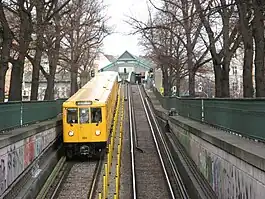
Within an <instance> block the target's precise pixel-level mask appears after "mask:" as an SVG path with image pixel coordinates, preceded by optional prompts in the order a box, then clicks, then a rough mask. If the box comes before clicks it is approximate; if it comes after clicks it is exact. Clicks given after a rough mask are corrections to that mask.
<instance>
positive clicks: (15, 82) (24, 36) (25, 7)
mask: <svg viewBox="0 0 265 199" xmlns="http://www.w3.org/2000/svg"><path fill="white" fill-rule="evenodd" d="M5 8H6V9H7V10H8V11H10V12H11V13H12V20H15V21H16V20H17V21H19V24H18V27H13V28H12V32H13V35H14V38H15V41H14V42H13V48H12V51H13V53H12V56H10V57H9V61H10V62H11V63H12V72H11V83H10V90H9V101H17V100H18V101H20V100H22V93H21V90H22V80H23V72H24V63H25V57H26V55H27V51H28V48H29V44H30V42H31V41H32V38H31V35H32V32H33V27H32V13H31V12H32V9H33V4H31V3H30V2H28V1H27V0H17V1H11V2H10V4H6V5H5ZM9 26H10V24H9ZM10 29H11V28H10Z"/></svg>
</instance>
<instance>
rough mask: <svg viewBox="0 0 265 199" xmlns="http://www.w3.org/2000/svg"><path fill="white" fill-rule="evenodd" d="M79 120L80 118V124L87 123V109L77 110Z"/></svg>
mask: <svg viewBox="0 0 265 199" xmlns="http://www.w3.org/2000/svg"><path fill="white" fill-rule="evenodd" d="M79 118H80V124H85V123H89V109H88V108H80V109H79Z"/></svg>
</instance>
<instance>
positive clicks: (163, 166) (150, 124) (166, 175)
mask: <svg viewBox="0 0 265 199" xmlns="http://www.w3.org/2000/svg"><path fill="white" fill-rule="evenodd" d="M137 86H138V90H139V94H140V97H141V101H142V104H143V107H144V111H145V114H146V117H147V120H148V123H149V126H150V129H151V133H152V136H153V139H154V142H155V146H156V150H157V153H158V156H159V160H160V163H161V166H162V169H163V172H164V174H165V177H166V181H167V184H168V188H169V191H170V195H171V197H172V199H175V198H176V196H175V193H174V191H173V188H172V185H171V182H170V179H169V175H168V172H167V170H166V167H165V163H164V160H163V157H162V153H161V150H160V147H159V144H158V140H157V138H156V135H155V131H154V128H153V125H152V122H151V119H150V116H149V113H148V110H147V107H146V104H145V100H144V98H143V95H142V92H141V89H140V87H139V85H137ZM162 143H163V145H164V147H165V148H166V145H165V143H164V142H162ZM167 155H168V154H167ZM169 160H170V158H169ZM174 175H175V173H174ZM177 179H179V178H177ZM178 184H179V181H178ZM181 187H182V186H181ZM181 192H182V191H181ZM182 197H183V195H182ZM184 198H185V197H184Z"/></svg>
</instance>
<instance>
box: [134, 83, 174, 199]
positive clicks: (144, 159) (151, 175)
mask: <svg viewBox="0 0 265 199" xmlns="http://www.w3.org/2000/svg"><path fill="white" fill-rule="evenodd" d="M132 96H133V99H132V103H133V106H134V113H135V122H136V131H137V140H138V147H139V148H140V149H142V150H143V151H144V152H143V153H141V152H139V151H137V150H136V151H135V168H136V182H137V196H138V197H137V198H144V199H148V198H152V199H153V198H163V199H164V198H169V193H168V187H167V185H166V181H165V176H164V173H163V170H162V168H161V163H160V160H159V158H158V154H157V151H156V148H155V144H154V141H153V137H152V134H151V130H150V127H149V125H148V120H147V118H146V115H145V112H144V107H143V105H142V101H141V97H140V94H139V90H138V87H137V85H136V86H135V85H134V86H132Z"/></svg>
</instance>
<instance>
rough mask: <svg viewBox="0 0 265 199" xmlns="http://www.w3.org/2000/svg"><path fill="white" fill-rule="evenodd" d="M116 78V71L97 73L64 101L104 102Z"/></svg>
mask: <svg viewBox="0 0 265 199" xmlns="http://www.w3.org/2000/svg"><path fill="white" fill-rule="evenodd" d="M117 78H118V73H117V72H113V71H105V72H100V73H97V74H96V75H95V77H94V78H92V79H91V80H90V81H89V82H87V83H86V84H85V85H84V86H83V87H82V88H80V89H79V90H78V91H77V92H76V93H75V94H74V95H72V96H71V97H70V98H69V99H68V100H67V101H66V103H67V102H75V101H92V102H93V103H105V102H106V101H107V99H108V97H109V95H110V92H111V89H112V87H113V84H114V83H115V81H117Z"/></svg>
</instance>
